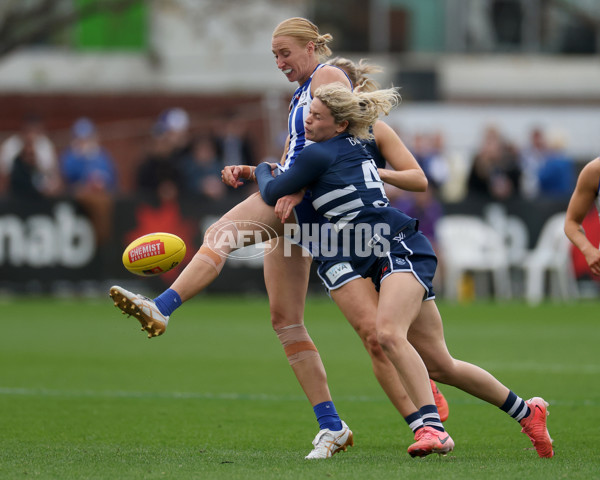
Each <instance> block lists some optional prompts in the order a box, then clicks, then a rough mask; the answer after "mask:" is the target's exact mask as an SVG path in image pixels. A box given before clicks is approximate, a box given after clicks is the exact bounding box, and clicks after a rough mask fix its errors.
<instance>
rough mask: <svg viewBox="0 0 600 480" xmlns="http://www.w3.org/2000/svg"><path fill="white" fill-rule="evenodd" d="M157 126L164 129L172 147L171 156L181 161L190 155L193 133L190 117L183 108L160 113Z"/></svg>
mask: <svg viewBox="0 0 600 480" xmlns="http://www.w3.org/2000/svg"><path fill="white" fill-rule="evenodd" d="M157 128H158V129H159V130H162V132H163V133H164V135H165V139H166V141H167V143H168V144H169V147H170V153H169V156H170V157H171V158H172V159H173V160H174V161H175V162H176V163H180V162H181V161H182V159H183V158H184V157H186V156H188V155H190V153H191V150H192V135H191V131H190V117H189V115H188V113H187V112H186V111H185V110H184V109H182V108H179V107H177V108H170V109H168V110H166V111H164V112H163V113H161V114H160V116H159V117H158V121H157Z"/></svg>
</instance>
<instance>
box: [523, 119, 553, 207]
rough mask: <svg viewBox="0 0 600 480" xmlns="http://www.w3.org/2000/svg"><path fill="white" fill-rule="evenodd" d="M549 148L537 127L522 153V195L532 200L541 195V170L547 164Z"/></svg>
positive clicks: (530, 134)
mask: <svg viewBox="0 0 600 480" xmlns="http://www.w3.org/2000/svg"><path fill="white" fill-rule="evenodd" d="M547 156H548V147H547V145H546V137H545V135H544V132H543V130H542V129H541V128H539V127H535V128H533V129H532V130H531V131H530V133H529V144H528V145H527V146H526V147H525V148H523V150H522V151H521V194H522V195H523V197H525V198H528V199H532V198H536V197H537V196H538V195H539V193H540V180H539V170H540V168H541V166H542V165H543V164H544V163H545V162H546V158H547Z"/></svg>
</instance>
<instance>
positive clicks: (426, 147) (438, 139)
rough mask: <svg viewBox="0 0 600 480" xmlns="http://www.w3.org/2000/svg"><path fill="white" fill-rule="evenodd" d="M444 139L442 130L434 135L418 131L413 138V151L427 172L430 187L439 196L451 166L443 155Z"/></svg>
mask: <svg viewBox="0 0 600 480" xmlns="http://www.w3.org/2000/svg"><path fill="white" fill-rule="evenodd" d="M443 148H444V139H443V135H442V133H441V132H436V133H434V134H432V135H428V134H425V133H417V134H415V136H414V139H413V145H412V148H411V153H412V154H413V155H414V157H415V158H416V159H417V162H418V163H419V166H420V167H421V168H422V169H423V172H425V176H426V177H427V181H428V187H427V188H428V189H431V190H432V191H433V194H434V195H435V196H436V197H437V196H438V195H439V191H440V189H441V188H442V186H443V185H444V184H445V183H446V181H447V180H448V176H449V173H450V172H449V168H448V164H447V163H446V159H445V158H444V156H443Z"/></svg>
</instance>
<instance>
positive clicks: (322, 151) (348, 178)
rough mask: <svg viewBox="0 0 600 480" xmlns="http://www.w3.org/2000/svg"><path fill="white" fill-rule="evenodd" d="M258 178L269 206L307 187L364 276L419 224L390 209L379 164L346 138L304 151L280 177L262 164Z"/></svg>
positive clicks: (351, 140)
mask: <svg viewBox="0 0 600 480" xmlns="http://www.w3.org/2000/svg"><path fill="white" fill-rule="evenodd" d="M256 178H257V181H258V186H259V189H260V193H261V195H262V197H263V199H264V200H265V202H266V203H268V204H269V205H274V204H275V203H276V201H277V200H278V199H279V198H281V197H282V196H285V195H288V194H291V193H294V192H297V191H298V190H300V189H301V188H303V187H305V186H308V187H309V189H310V191H311V195H312V204H313V207H314V208H315V210H316V211H317V213H318V214H319V215H321V216H322V217H324V218H325V219H327V221H328V222H329V223H330V224H331V225H332V226H333V228H334V230H335V232H337V233H340V232H342V233H343V234H344V235H347V237H346V239H345V240H347V241H348V243H349V244H350V245H351V248H350V251H348V252H346V253H348V254H349V255H350V256H351V258H352V263H353V266H354V267H355V268H356V269H357V271H358V272H359V273H360V274H361V275H363V276H364V274H365V273H366V272H367V270H368V268H369V267H370V266H371V265H372V264H373V263H374V262H375V261H376V260H377V258H376V257H373V255H371V254H369V253H368V252H369V251H375V250H376V249H377V248H376V247H378V246H381V245H382V244H384V243H385V242H389V241H390V240H391V239H392V238H393V237H394V236H396V235H397V234H398V232H401V230H402V229H403V228H405V227H407V226H408V225H410V224H414V222H416V220H415V219H413V218H411V217H409V216H408V215H406V214H404V213H403V212H400V211H399V210H397V209H395V208H392V207H390V206H389V201H388V199H387V197H386V196H385V192H384V189H383V182H382V181H381V179H380V178H379V174H378V173H377V167H376V165H375V162H374V161H373V159H372V158H371V156H370V155H369V154H368V152H367V151H366V149H365V147H364V146H363V145H362V144H361V143H360V142H359V141H357V140H356V139H355V138H354V137H352V136H350V135H349V134H347V133H343V134H341V135H337V136H335V137H333V138H332V139H329V140H327V141H324V142H320V143H313V144H311V145H309V146H307V147H305V149H304V150H303V151H302V152H301V153H300V155H299V156H298V158H297V161H296V162H295V163H294V164H293V165H292V166H291V167H290V169H289V170H288V171H286V172H283V173H282V174H280V175H278V176H277V177H273V176H272V175H271V170H270V167H269V166H268V164H262V165H259V166H258V168H257V169H256ZM374 228H376V229H380V230H377V231H375V230H374ZM341 237H342V235H339V236H338V238H339V239H340V240H341ZM356 246H360V248H355V247H356ZM361 249H362V250H361ZM369 249H370V250H369ZM357 252H358V253H357ZM382 253H384V252H382Z"/></svg>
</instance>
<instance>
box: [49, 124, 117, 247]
mask: <svg viewBox="0 0 600 480" xmlns="http://www.w3.org/2000/svg"><path fill="white" fill-rule="evenodd" d="M71 134H72V138H71V143H70V145H69V146H68V147H67V148H66V149H65V151H64V152H63V153H62V154H61V166H62V173H63V177H64V179H65V182H66V185H67V190H68V192H69V193H71V194H72V195H73V197H74V198H75V200H76V201H77V202H78V203H79V204H80V205H81V207H82V208H83V209H84V210H85V212H86V213H87V215H88V216H89V218H90V221H91V222H92V224H93V225H94V230H95V232H96V241H97V242H98V244H102V243H104V242H106V241H108V240H110V238H111V234H112V225H113V221H112V220H113V206H114V194H115V193H116V191H117V186H118V183H117V170H116V168H115V164H114V160H113V158H112V156H111V155H110V153H109V152H108V151H107V150H106V149H105V148H104V147H103V146H102V145H101V143H100V137H99V135H98V131H97V129H96V126H95V125H94V123H93V122H92V121H91V120H90V119H89V118H87V117H81V118H78V119H77V120H76V121H75V123H74V124H73V127H72V128H71Z"/></svg>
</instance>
